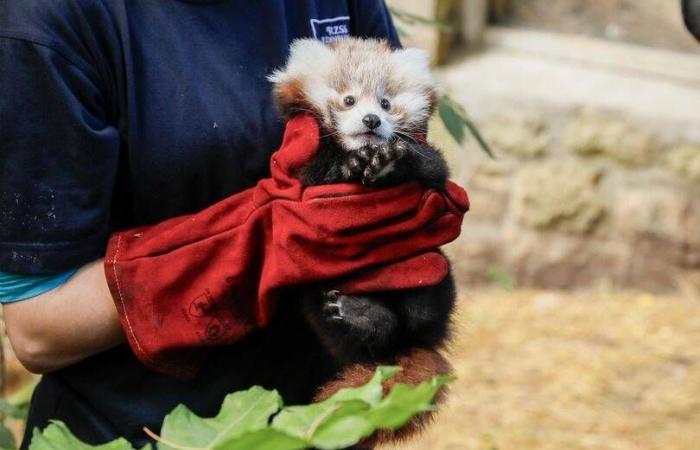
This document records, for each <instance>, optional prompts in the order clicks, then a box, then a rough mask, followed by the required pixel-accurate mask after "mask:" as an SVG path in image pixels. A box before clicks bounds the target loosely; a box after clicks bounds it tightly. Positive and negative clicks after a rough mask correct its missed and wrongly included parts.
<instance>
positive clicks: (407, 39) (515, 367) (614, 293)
mask: <svg viewBox="0 0 700 450" xmlns="http://www.w3.org/2000/svg"><path fill="white" fill-rule="evenodd" d="M388 3H389V5H390V6H391V7H392V8H393V9H394V10H395V11H394V12H395V14H394V15H395V18H396V23H397V24H398V26H399V28H400V29H401V32H402V34H403V36H402V40H403V42H404V44H405V45H407V46H418V47H423V48H425V49H427V50H429V51H430V52H431V54H432V55H433V60H434V62H435V63H436V73H437V75H438V78H439V80H440V82H441V85H442V88H443V90H444V93H445V94H447V95H448V96H449V97H450V98H451V99H452V100H453V101H454V102H455V103H456V104H458V105H460V106H461V107H463V108H464V111H465V112H466V115H467V116H468V118H470V119H471V120H472V121H473V122H474V123H475V124H476V125H477V127H478V129H479V130H480V131H481V134H482V135H483V136H484V138H485V140H486V142H487V143H488V144H489V146H490V147H491V149H492V150H493V152H494V153H495V154H496V159H491V158H489V157H488V156H487V155H486V153H485V152H484V151H482V150H481V149H480V147H479V145H478V143H477V141H476V140H475V139H473V137H472V136H471V135H470V133H469V132H468V131H465V132H464V137H463V139H462V142H461V143H460V144H458V143H457V142H456V141H455V139H454V138H453V136H452V135H451V134H450V133H449V132H448V130H447V129H446V127H445V124H446V123H447V124H448V125H449V120H448V121H447V122H445V121H444V120H440V117H437V118H435V120H434V121H433V123H432V124H431V134H430V138H431V141H432V142H434V143H435V144H437V145H438V146H439V147H440V148H441V149H443V150H444V151H445V152H446V154H447V156H448V158H449V161H450V163H451V167H452V174H453V178H455V179H456V180H457V181H458V182H460V183H461V184H463V185H465V186H466V187H467V190H468V192H469V194H470V198H471V201H472V210H471V211H470V212H469V214H467V216H466V218H465V224H464V228H463V232H462V236H461V237H460V239H459V240H458V242H456V243H455V244H453V245H452V246H451V248H450V249H449V253H450V255H451V257H452V261H453V265H454V272H455V275H456V277H457V278H458V280H459V282H460V303H459V315H458V320H457V323H456V330H457V334H456V337H455V341H454V344H453V346H452V350H451V353H452V360H453V362H454V365H455V369H456V373H457V376H458V377H459V378H458V380H457V381H456V382H455V383H454V384H453V386H452V394H451V396H450V400H449V402H448V405H447V406H446V407H445V408H444V409H443V411H442V413H441V414H440V416H439V417H438V419H437V421H436V422H435V424H434V426H433V427H432V428H430V429H429V431H428V432H427V433H426V434H425V435H424V437H423V438H422V439H421V440H419V441H416V442H412V443H410V444H408V445H406V446H402V447H400V448H406V449H411V450H418V449H421V450H425V449H431V450H432V449H435V450H448V449H449V450H461V449H470V450H525V449H533V450H535V449H537V450H547V449H558V450H561V449H565V450H575V449H597V450H599V449H620V450H632V449H639V450H653V449H664V450H671V449H673V450H686V449H687V450H690V449H694V450H697V449H700V44H698V42H697V41H696V40H695V39H694V38H693V37H692V35H691V34H690V33H689V32H688V30H686V28H685V27H684V25H683V18H682V14H681V4H680V3H681V2H680V0H415V1H410V0H389V1H388ZM411 14H415V15H419V16H421V17H425V18H428V19H431V20H434V21H436V22H437V23H431V22H428V21H422V20H417V19H415V18H412V16H411ZM448 119H449V117H448ZM453 134H454V133H453Z"/></svg>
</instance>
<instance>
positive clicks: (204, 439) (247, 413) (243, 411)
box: [158, 386, 282, 450]
mask: <svg viewBox="0 0 700 450" xmlns="http://www.w3.org/2000/svg"><path fill="white" fill-rule="evenodd" d="M281 407H282V397H280V395H279V394H278V393H277V391H268V390H265V389H263V388H261V387H259V386H255V387H252V388H250V389H248V390H247V391H241V392H236V393H234V394H230V395H228V396H226V398H225V399H224V403H223V405H222V406H221V410H220V411H219V414H217V415H216V417H212V418H209V419H202V418H200V417H198V416H197V415H195V414H194V413H193V412H192V411H190V410H189V409H187V408H186V407H185V406H182V405H180V406H178V407H177V408H175V410H174V411H173V412H171V413H170V414H168V415H167V416H166V417H165V420H164V421H163V428H162V429H161V439H162V440H161V442H160V443H159V444H158V448H159V449H160V450H166V449H167V450H171V449H173V448H176V449H177V448H182V447H197V448H201V449H211V448H215V447H216V446H217V445H219V444H220V443H221V442H223V441H225V440H229V439H231V438H232V437H236V436H238V435H241V434H243V433H246V432H251V431H258V430H262V429H263V428H266V427H267V426H268V423H269V420H270V417H271V416H272V415H273V414H274V413H276V412H277V411H279V409H280V408H281ZM166 442H168V443H171V442H172V443H177V445H178V446H177V447H174V446H169V445H166V444H165V443H166Z"/></svg>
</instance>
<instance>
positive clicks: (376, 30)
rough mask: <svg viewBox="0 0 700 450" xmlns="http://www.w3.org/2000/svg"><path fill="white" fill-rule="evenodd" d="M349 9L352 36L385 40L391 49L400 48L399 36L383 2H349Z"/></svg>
mask: <svg viewBox="0 0 700 450" xmlns="http://www.w3.org/2000/svg"><path fill="white" fill-rule="evenodd" d="M349 9H350V34H351V35H352V36H357V37H361V38H379V39H386V40H388V41H389V44H390V45H391V46H392V47H394V48H399V47H401V41H400V40H399V34H398V33H397V32H396V28H395V27H394V22H393V20H392V18H391V13H390V12H389V8H387V6H386V3H384V0H351V1H350V5H349Z"/></svg>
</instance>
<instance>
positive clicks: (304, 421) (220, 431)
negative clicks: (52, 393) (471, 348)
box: [29, 367, 451, 450]
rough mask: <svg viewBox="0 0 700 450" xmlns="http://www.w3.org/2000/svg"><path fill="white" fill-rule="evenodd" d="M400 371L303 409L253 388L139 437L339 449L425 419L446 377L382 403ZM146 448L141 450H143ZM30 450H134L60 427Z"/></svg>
mask: <svg viewBox="0 0 700 450" xmlns="http://www.w3.org/2000/svg"><path fill="white" fill-rule="evenodd" d="M398 370H399V368H397V367H380V368H378V369H377V371H376V372H375V374H374V376H373V377H372V379H371V380H370V381H369V382H368V383H367V384H366V385H364V386H361V387H357V388H349V389H342V390H340V391H338V392H337V393H336V394H335V395H333V396H332V397H330V398H328V399H326V400H324V401H322V402H318V403H313V404H310V405H304V406H287V407H284V406H283V401H282V398H281V397H280V395H279V394H278V393H277V391H270V390H266V389H263V388H261V387H259V386H255V387H252V388H250V389H248V390H246V391H240V392H235V393H233V394H229V395H228V396H227V397H226V398H225V399H224V402H223V404H222V406H221V410H220V412H219V414H218V415H216V416H215V417H211V418H202V417H199V416H197V415H196V414H194V413H193V412H192V411H190V410H189V409H188V408H186V407H185V406H183V405H180V406H178V407H177V408H175V409H174V410H173V411H172V412H171V413H170V414H168V415H167V416H166V417H165V420H164V421H163V426H162V428H161V431H160V435H157V434H155V433H153V432H152V431H150V430H147V429H146V430H145V431H146V433H148V434H149V435H150V436H151V437H153V438H154V439H155V440H156V441H157V448H158V450H301V449H308V448H318V449H323V450H333V449H342V448H346V447H349V446H352V445H354V444H356V443H357V442H359V441H360V440H361V439H363V438H365V437H368V436H370V435H371V434H372V433H374V432H375V431H376V430H379V429H397V428H399V427H401V426H403V425H404V424H406V423H407V422H408V421H409V420H411V418H413V417H414V416H415V415H416V414H420V413H422V412H426V411H432V410H433V409H434V406H433V403H432V402H433V398H434V397H435V394H436V393H437V391H438V390H439V389H440V387H441V386H443V385H444V384H445V383H447V382H449V381H450V379H451V378H450V377H446V376H438V377H434V378H433V379H432V380H430V381H426V382H423V383H421V384H419V385H416V386H411V385H406V384H396V385H395V386H394V388H393V389H392V390H391V392H389V394H387V395H386V396H384V395H383V390H382V382H384V381H386V380H388V379H389V378H391V377H392V376H394V375H395V374H396V373H397V371H398ZM146 448H148V447H144V449H142V450H145V449H146ZM29 449H30V450H66V449H71V450H134V448H133V447H132V446H131V444H129V442H127V441H126V440H125V439H117V440H115V441H112V442H109V443H107V444H103V445H98V446H90V445H87V444H85V443H83V442H81V441H80V440H78V439H77V438H76V437H75V436H74V435H73V434H72V433H71V432H70V430H69V429H68V427H67V426H66V425H65V424H64V423H63V422H59V421H54V422H52V423H51V424H50V425H49V426H48V427H46V428H45V429H44V430H43V431H40V430H38V429H35V430H34V434H33V436H32V442H31V444H30V447H29Z"/></svg>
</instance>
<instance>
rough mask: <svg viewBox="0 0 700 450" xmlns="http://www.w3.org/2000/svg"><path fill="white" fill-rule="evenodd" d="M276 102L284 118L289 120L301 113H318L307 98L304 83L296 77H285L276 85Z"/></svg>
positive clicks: (274, 90)
mask: <svg viewBox="0 0 700 450" xmlns="http://www.w3.org/2000/svg"><path fill="white" fill-rule="evenodd" d="M273 94H274V97H275V102H276V103H277V107H278V108H279V110H280V112H281V113H282V116H283V117H284V118H287V119H288V118H289V117H290V116H292V115H294V114H295V113H297V112H299V111H312V112H314V113H318V111H316V108H315V107H314V105H313V103H312V102H311V101H310V100H309V99H308V98H307V96H306V91H305V90H304V82H303V81H302V80H301V79H299V78H295V77H283V78H281V79H279V80H278V81H277V82H276V83H275V87H274V89H273Z"/></svg>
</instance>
